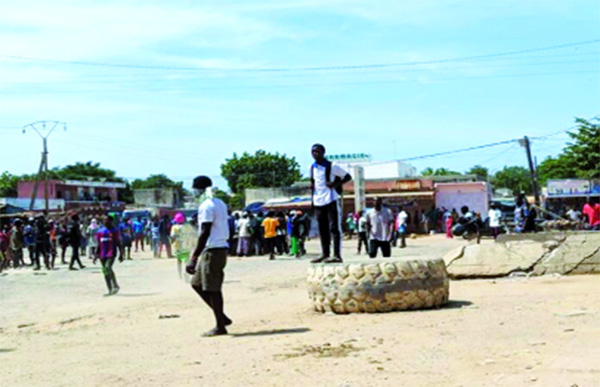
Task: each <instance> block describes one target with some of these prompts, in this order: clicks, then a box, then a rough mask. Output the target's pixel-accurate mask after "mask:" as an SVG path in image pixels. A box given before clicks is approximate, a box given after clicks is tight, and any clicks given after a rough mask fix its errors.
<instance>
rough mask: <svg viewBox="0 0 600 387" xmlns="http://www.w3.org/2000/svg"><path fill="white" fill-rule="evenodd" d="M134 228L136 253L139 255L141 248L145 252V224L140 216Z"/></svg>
mask: <svg viewBox="0 0 600 387" xmlns="http://www.w3.org/2000/svg"><path fill="white" fill-rule="evenodd" d="M132 228H133V238H134V240H135V252H136V253H137V252H138V251H139V248H141V250H142V251H144V222H142V220H141V219H140V217H139V216H138V217H137V218H136V220H135V221H134V222H133V224H132Z"/></svg>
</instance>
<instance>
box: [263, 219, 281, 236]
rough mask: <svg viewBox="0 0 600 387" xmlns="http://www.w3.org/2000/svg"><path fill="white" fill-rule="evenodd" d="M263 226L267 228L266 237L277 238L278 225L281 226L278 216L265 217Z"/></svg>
mask: <svg viewBox="0 0 600 387" xmlns="http://www.w3.org/2000/svg"><path fill="white" fill-rule="evenodd" d="M262 226H263V227H264V229H265V238H275V237H276V236H277V226H279V220H277V218H265V220H263V222H262Z"/></svg>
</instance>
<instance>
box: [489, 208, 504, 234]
mask: <svg viewBox="0 0 600 387" xmlns="http://www.w3.org/2000/svg"><path fill="white" fill-rule="evenodd" d="M498 207H499V205H497V204H496V203H492V205H491V206H490V210H489V211H488V222H489V227H490V231H491V233H492V236H493V237H494V239H496V238H497V237H498V234H500V220H501V219H502V211H500V209H499V208H498Z"/></svg>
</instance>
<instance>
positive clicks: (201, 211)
mask: <svg viewBox="0 0 600 387" xmlns="http://www.w3.org/2000/svg"><path fill="white" fill-rule="evenodd" d="M228 217H229V215H228V214H227V205H226V204H225V203H223V201H222V200H221V199H217V198H212V199H206V200H205V201H203V202H202V204H200V207H199V208H198V226H199V227H198V229H199V230H200V231H201V230H202V227H201V226H202V223H212V227H211V229H210V236H209V237H208V241H207V242H206V248H207V249H214V248H222V247H229V244H228V243H227V240H228V239H229V225H228V224H227V218H228Z"/></svg>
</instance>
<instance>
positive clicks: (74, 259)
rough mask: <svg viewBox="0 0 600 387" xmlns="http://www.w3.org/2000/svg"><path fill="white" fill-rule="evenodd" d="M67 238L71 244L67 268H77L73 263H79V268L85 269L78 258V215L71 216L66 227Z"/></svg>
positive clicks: (79, 241) (79, 244) (79, 234)
mask: <svg viewBox="0 0 600 387" xmlns="http://www.w3.org/2000/svg"><path fill="white" fill-rule="evenodd" d="M67 240H68V244H69V245H70V246H71V263H70V264H69V270H77V269H76V268H75V263H77V264H78V265H79V268H80V269H85V266H83V263H81V259H79V249H80V248H81V226H80V224H79V215H78V214H74V215H73V216H71V222H70V223H69V225H68V227H67Z"/></svg>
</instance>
